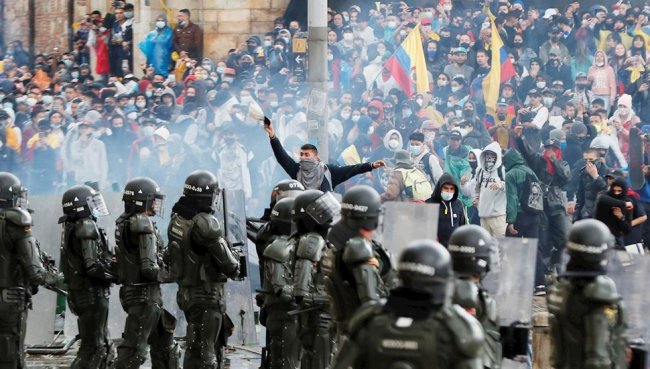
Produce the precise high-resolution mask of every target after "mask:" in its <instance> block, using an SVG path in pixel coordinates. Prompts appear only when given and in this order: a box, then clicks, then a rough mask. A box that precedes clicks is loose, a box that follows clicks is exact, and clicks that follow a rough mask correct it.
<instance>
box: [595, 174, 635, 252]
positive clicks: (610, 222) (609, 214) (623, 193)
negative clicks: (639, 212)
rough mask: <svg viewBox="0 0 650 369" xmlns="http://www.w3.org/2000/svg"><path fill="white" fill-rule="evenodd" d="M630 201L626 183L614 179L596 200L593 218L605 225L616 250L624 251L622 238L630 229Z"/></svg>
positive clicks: (617, 178)
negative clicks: (611, 236) (614, 240)
mask: <svg viewBox="0 0 650 369" xmlns="http://www.w3.org/2000/svg"><path fill="white" fill-rule="evenodd" d="M633 206H634V205H633V204H632V201H630V199H629V198H628V196H627V182H626V181H625V178H623V177H616V178H615V179H614V180H613V181H612V183H611V186H610V187H609V189H608V190H607V191H602V192H601V193H600V194H598V198H597V199H596V206H595V210H594V218H595V219H597V220H600V221H601V222H603V223H605V225H606V226H607V228H609V231H610V232H612V234H613V235H614V237H616V248H617V249H619V250H624V249H625V242H624V240H623V237H624V236H625V235H627V234H629V233H630V230H631V228H632V214H633V213H632V210H633Z"/></svg>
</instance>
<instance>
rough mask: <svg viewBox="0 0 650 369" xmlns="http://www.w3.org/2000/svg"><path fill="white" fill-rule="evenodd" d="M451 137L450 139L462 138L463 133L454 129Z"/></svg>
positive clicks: (450, 134)
mask: <svg viewBox="0 0 650 369" xmlns="http://www.w3.org/2000/svg"><path fill="white" fill-rule="evenodd" d="M449 139H450V140H462V139H463V135H462V134H461V133H460V131H459V130H456V129H454V130H453V131H451V132H450V133H449Z"/></svg>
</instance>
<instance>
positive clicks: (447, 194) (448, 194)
mask: <svg viewBox="0 0 650 369" xmlns="http://www.w3.org/2000/svg"><path fill="white" fill-rule="evenodd" d="M440 197H442V199H443V200H445V201H451V199H453V198H454V192H447V191H442V192H440Z"/></svg>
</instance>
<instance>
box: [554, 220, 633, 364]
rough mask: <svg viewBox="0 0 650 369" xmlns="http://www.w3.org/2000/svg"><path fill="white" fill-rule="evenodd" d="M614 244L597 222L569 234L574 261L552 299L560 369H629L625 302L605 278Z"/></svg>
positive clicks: (581, 224)
mask: <svg viewBox="0 0 650 369" xmlns="http://www.w3.org/2000/svg"><path fill="white" fill-rule="evenodd" d="M614 242H615V239H614V236H613V235H612V234H611V233H610V231H609V229H608V228H607V226H606V225H605V224H603V223H601V222H600V221H598V220H595V219H584V220H581V221H578V222H576V223H575V224H573V227H572V228H571V230H570V231H569V237H568V240H567V243H566V250H567V253H568V255H569V261H568V263H567V265H566V269H565V271H564V272H563V273H562V274H561V275H560V276H559V277H558V280H557V281H556V283H554V285H553V286H552V287H551V290H550V291H549V294H548V296H547V302H548V311H549V313H551V316H550V323H551V339H552V342H553V345H552V347H553V348H554V352H553V354H552V356H551V357H552V358H553V360H554V365H553V366H554V367H555V368H557V369H569V368H571V369H600V368H608V369H610V368H611V369H623V368H627V363H626V350H627V348H626V344H625V340H624V338H623V333H624V329H625V327H624V322H623V310H622V304H621V296H620V295H619V294H618V292H617V290H616V284H615V283H614V281H613V280H612V279H611V278H609V277H608V276H607V275H606V274H607V260H608V259H607V252H608V249H610V248H612V247H613V246H614Z"/></svg>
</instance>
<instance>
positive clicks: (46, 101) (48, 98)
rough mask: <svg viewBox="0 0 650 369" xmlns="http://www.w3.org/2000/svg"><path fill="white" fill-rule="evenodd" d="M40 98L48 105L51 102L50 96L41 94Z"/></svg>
mask: <svg viewBox="0 0 650 369" xmlns="http://www.w3.org/2000/svg"><path fill="white" fill-rule="evenodd" d="M42 100H43V104H45V105H50V104H51V103H52V96H49V95H45V96H43V98H42Z"/></svg>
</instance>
